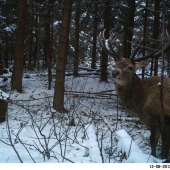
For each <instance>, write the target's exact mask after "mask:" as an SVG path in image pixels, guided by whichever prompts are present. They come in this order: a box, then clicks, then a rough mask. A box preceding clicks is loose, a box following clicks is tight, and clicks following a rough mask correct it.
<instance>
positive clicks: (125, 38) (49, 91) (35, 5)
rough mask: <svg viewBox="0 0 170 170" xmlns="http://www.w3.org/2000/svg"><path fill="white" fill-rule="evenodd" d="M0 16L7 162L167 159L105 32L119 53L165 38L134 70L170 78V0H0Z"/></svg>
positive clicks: (140, 50)
mask: <svg viewBox="0 0 170 170" xmlns="http://www.w3.org/2000/svg"><path fill="white" fill-rule="evenodd" d="M0 18H1V20H0V30H1V34H0V92H1V97H0V110H1V111H0V129H1V134H0V147H1V148H2V150H1V151H0V163H23V162H24V163H32V162H34V163H43V162H45V163H128V162H130V163H162V162H164V161H165V160H164V158H165V157H162V156H161V146H162V141H163V140H162V141H161V139H159V141H158V145H157V147H156V155H154V156H153V155H152V154H151V152H152V150H151V149H152V148H151V147H152V146H151V144H150V134H151V132H150V129H149V127H148V126H146V125H145V124H142V123H141V121H140V119H139V118H138V117H136V116H135V115H134V114H133V113H131V112H128V111H127V110H126V109H125V108H124V107H123V105H122V104H121V102H120V101H119V97H118V95H117V92H116V89H115V84H114V82H113V81H112V79H111V76H110V72H111V70H112V69H113V68H114V65H115V61H114V59H113V58H112V57H110V56H109V55H108V54H107V52H105V50H103V49H102V47H101V45H100V43H99V34H100V32H102V31H103V30H104V29H105V38H106V39H108V38H109V36H110V35H111V34H112V32H113V35H115V36H117V39H116V40H115V41H114V42H113V44H112V48H113V49H112V50H114V51H116V53H117V54H118V55H119V56H121V57H122V58H127V59H130V58H131V56H135V58H139V57H142V56H145V55H147V54H148V53H152V52H153V51H154V50H155V51H156V50H158V49H160V48H162V49H161V50H162V53H161V55H160V56H157V57H155V58H152V59H151V61H150V64H149V65H148V66H147V67H146V68H143V69H140V70H138V71H136V74H137V75H138V77H140V78H141V79H145V78H148V77H151V76H161V77H162V80H163V78H164V77H167V78H169V77H170V52H168V50H169V49H168V50H165V51H164V50H163V48H164V46H166V44H168V42H167V37H168V32H169V33H170V3H168V1H167V0H155V1H152V0H144V1H142V0H136V1H135V0H93V1H88V0H46V1H40V0H0ZM166 33H167V35H166ZM162 110H163V109H162ZM162 138H163V136H162ZM168 149H169V148H168ZM10 153H12V154H10ZM166 158H167V157H166Z"/></svg>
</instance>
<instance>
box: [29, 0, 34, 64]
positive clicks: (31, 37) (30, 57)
mask: <svg viewBox="0 0 170 170" xmlns="http://www.w3.org/2000/svg"><path fill="white" fill-rule="evenodd" d="M30 18H31V21H32V22H31V29H30V46H29V48H30V49H29V51H30V53H29V66H30V67H31V62H32V47H33V46H32V42H33V33H32V29H33V22H34V21H33V20H34V13H33V0H32V2H31V17H30Z"/></svg>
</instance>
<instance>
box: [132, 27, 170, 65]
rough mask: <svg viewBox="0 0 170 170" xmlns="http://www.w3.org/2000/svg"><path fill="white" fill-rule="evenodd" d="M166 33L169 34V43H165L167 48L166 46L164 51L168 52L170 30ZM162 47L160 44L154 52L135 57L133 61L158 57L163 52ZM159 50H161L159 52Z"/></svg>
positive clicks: (169, 38) (169, 41) (169, 37)
mask: <svg viewBox="0 0 170 170" xmlns="http://www.w3.org/2000/svg"><path fill="white" fill-rule="evenodd" d="M166 34H167V39H168V41H167V43H166V45H165V48H164V52H165V53H166V52H168V51H170V36H169V33H168V31H167V30H166ZM160 48H161V45H159V47H158V48H157V49H156V50H154V51H153V52H151V53H149V54H146V55H145V56H143V57H140V58H134V59H133V61H134V62H138V61H141V60H144V59H148V58H156V57H159V56H160V55H161V54H162V51H160ZM157 51H159V52H157Z"/></svg>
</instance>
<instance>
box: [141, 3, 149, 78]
mask: <svg viewBox="0 0 170 170" xmlns="http://www.w3.org/2000/svg"><path fill="white" fill-rule="evenodd" d="M147 6H148V0H146V5H145V7H146V8H145V16H144V30H143V34H144V35H143V56H144V55H145V38H146V23H147V15H148V13H147ZM144 73H145V69H142V79H144Z"/></svg>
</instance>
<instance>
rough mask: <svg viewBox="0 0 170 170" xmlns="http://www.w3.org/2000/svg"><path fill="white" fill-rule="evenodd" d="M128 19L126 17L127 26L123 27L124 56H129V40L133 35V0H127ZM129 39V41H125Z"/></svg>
mask: <svg viewBox="0 0 170 170" xmlns="http://www.w3.org/2000/svg"><path fill="white" fill-rule="evenodd" d="M128 7H129V10H128V19H127V22H128V23H127V28H125V32H124V33H125V34H126V36H125V39H124V41H125V42H124V44H125V45H124V58H130V56H131V43H129V42H131V41H132V37H133V28H134V16H135V9H136V8H135V0H128ZM127 41H129V42H127Z"/></svg>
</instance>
